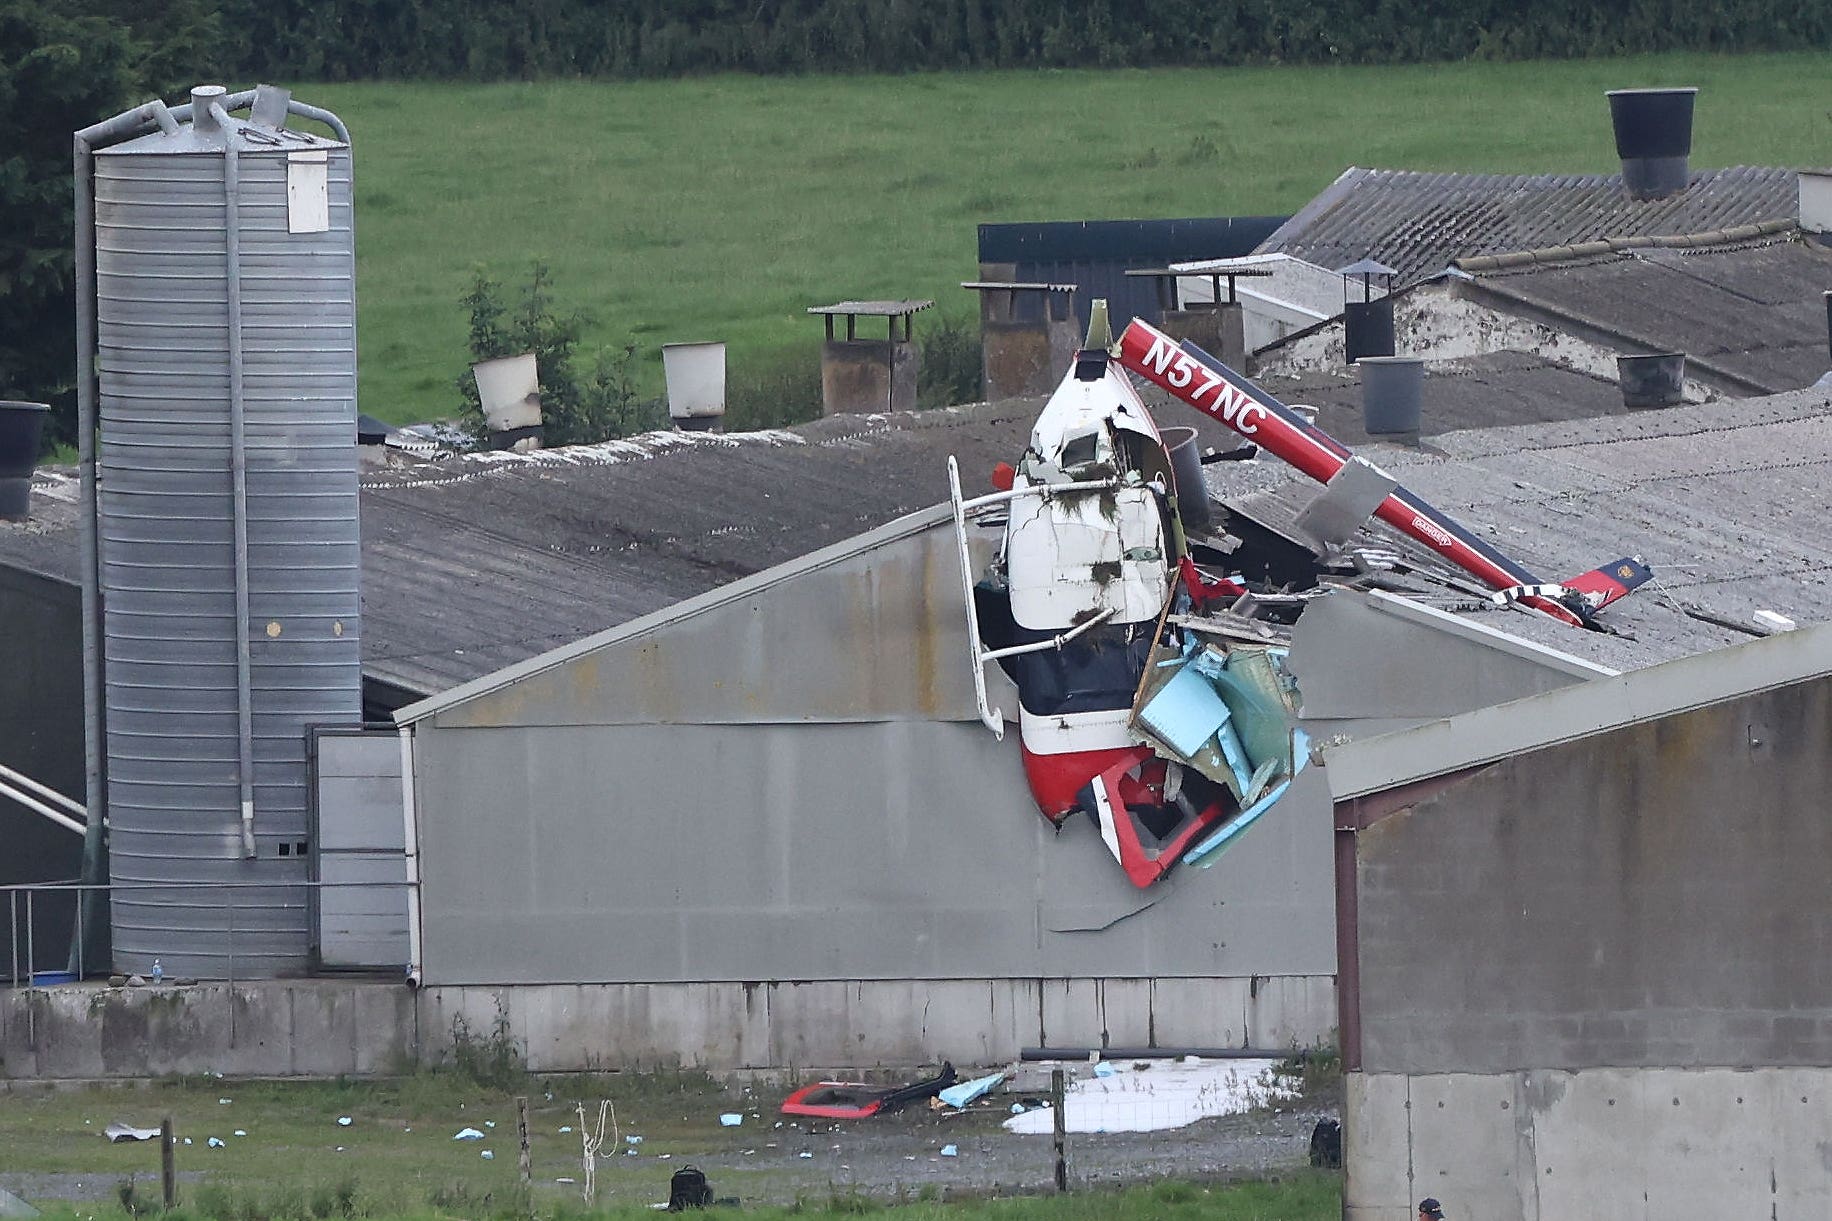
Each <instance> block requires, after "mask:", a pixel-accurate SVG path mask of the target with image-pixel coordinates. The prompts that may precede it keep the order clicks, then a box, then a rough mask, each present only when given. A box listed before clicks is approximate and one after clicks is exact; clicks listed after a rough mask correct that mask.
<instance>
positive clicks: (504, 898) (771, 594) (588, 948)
mask: <svg viewBox="0 0 1832 1221" xmlns="http://www.w3.org/2000/svg"><path fill="white" fill-rule="evenodd" d="M945 519H946V514H945V512H942V513H937V512H934V511H930V512H929V513H926V514H918V515H915V516H913V517H911V518H906V519H903V521H901V522H897V523H893V524H892V525H891V526H888V527H885V528H884V529H882V530H879V531H874V532H873V533H872V534H870V535H867V536H864V538H863V539H861V540H858V541H856V542H855V543H849V544H842V545H841V546H839V547H836V548H830V549H829V550H828V551H826V552H822V553H817V555H815V556H813V557H809V558H808V559H807V560H804V561H800V562H798V563H797V564H794V565H789V566H786V567H785V568H783V569H776V570H772V571H771V572H770V573H765V574H761V576H759V577H756V578H748V579H746V580H745V581H742V582H739V583H737V584H736V585H734V586H730V587H727V588H726V589H725V590H721V591H716V592H715V593H713V594H711V595H707V596H706V597H704V598H700V599H695V600H694V601H693V602H690V603H686V604H683V606H682V607H679V608H676V609H675V610H673V611H671V612H664V613H663V614H662V615H658V616H654V617H652V618H651V619H650V620H646V621H639V622H638V623H637V624H634V625H631V626H630V627H629V628H627V629H620V630H619V631H618V632H615V633H610V634H607V635H606V636H605V637H601V638H599V639H598V640H596V641H591V642H585V643H584V644H582V645H581V646H578V647H576V648H575V649H572V650H567V651H564V655H563V656H562V657H560V658H557V659H556V658H549V659H546V660H545V661H542V660H539V659H537V662H535V663H530V665H529V666H528V667H525V668H521V669H520V670H519V671H518V672H511V673H510V674H509V675H507V676H506V679H507V681H504V682H498V683H494V684H492V683H485V684H480V685H478V686H477V687H475V688H474V689H472V690H469V691H466V690H465V689H460V691H459V692H457V693H454V695H453V696H452V697H451V698H450V699H449V700H443V701H433V702H430V703H429V704H428V705H423V706H421V707H420V708H419V709H409V710H407V714H406V715H407V717H408V719H409V720H410V721H412V722H413V733H414V739H413V744H414V772H415V782H414V791H415V809H416V812H417V819H418V839H419V853H420V857H419V863H420V877H421V912H422V917H421V928H422V938H423V942H422V946H421V965H422V971H423V975H422V979H423V983H424V984H425V985H426V986H427V987H428V988H441V987H450V986H454V985H478V986H483V987H484V988H486V989H487V988H489V987H490V986H495V985H526V986H528V988H527V989H524V990H523V992H522V994H521V995H522V997H523V999H524V1000H526V999H528V998H530V997H534V996H535V992H534V991H533V990H536V989H540V988H543V987H548V986H551V987H555V988H566V987H570V986H572V985H592V984H603V985H659V984H689V985H693V984H716V983H719V982H721V981H724V982H726V983H729V984H732V985H734V987H733V988H732V989H731V993H732V995H734V996H736V995H737V992H738V988H737V985H745V984H747V983H749V984H753V985H754V984H757V983H760V982H763V981H782V982H783V983H784V984H786V983H787V981H853V983H852V986H853V987H854V988H855V990H859V991H856V993H855V994H856V995H857V996H858V997H860V998H865V997H866V995H867V993H870V995H871V996H872V997H877V998H882V997H885V996H888V995H889V992H888V991H886V990H885V989H901V991H898V992H897V995H898V996H899V997H907V994H908V992H909V989H910V986H911V985H909V984H908V983H907V982H901V981H948V980H954V981H979V982H977V983H975V984H974V985H973V986H972V987H971V988H969V989H966V990H965V991H963V992H961V993H959V994H958V995H959V996H960V997H961V998H962V999H961V1002H960V1003H962V1004H965V1005H967V1006H968V1007H969V1008H970V1009H971V1008H974V1007H977V1010H978V1011H983V1012H984V1016H983V1020H984V1021H985V1022H986V1023H992V1022H994V1021H995V1020H996V1018H995V1015H994V1014H993V1013H992V1012H991V1010H992V1009H997V1008H998V1007H999V1006H1001V1005H1006V1006H1009V1005H1011V1004H1017V1005H1030V1006H1032V1007H1033V1011H1034V1012H1036V1013H1039V1014H1040V1013H1042V1012H1043V1010H1044V1009H1045V1008H1046V1006H1045V1003H1044V1001H1043V1000H1042V999H1040V996H1039V995H1038V993H1039V989H1041V988H1043V987H1046V986H1047V985H1046V984H1045V982H1044V981H1048V980H1052V979H1054V980H1058V981H1060V980H1064V979H1069V980H1119V979H1124V980H1128V981H1133V982H1140V983H1141V988H1148V986H1149V981H1151V980H1157V981H1164V982H1168V981H1175V980H1188V981H1192V987H1191V988H1190V989H1186V990H1185V991H1184V992H1181V993H1178V994H1177V998H1176V1000H1175V1006H1176V1009H1177V1017H1178V1021H1177V1022H1176V1023H1174V1025H1175V1026H1176V1028H1177V1029H1179V1030H1182V1031H1184V1032H1185V1035H1186V1039H1187V1040H1195V1039H1196V1036H1197V1035H1198V1034H1199V1033H1200V1032H1201V1031H1202V1029H1203V1028H1204V1026H1205V1019H1206V1028H1207V1029H1208V1030H1209V1031H1211V1032H1212V1035H1213V1037H1220V1035H1221V1034H1222V1032H1223V1031H1232V1032H1233V1034H1234V1036H1235V1037H1236V1038H1243V1037H1248V1036H1247V1035H1245V1034H1243V1030H1242V1023H1241V1020H1240V1013H1241V1011H1242V1010H1241V1006H1240V1005H1238V1004H1234V1002H1233V1000H1232V993H1231V992H1230V991H1229V989H1230V988H1231V987H1232V986H1233V983H1228V984H1223V983H1221V982H1219V981H1233V982H1234V983H1238V984H1239V986H1240V988H1241V990H1242V993H1243V994H1244V993H1245V992H1247V991H1250V990H1254V985H1253V983H1252V977H1256V976H1258V977H1279V978H1281V979H1294V978H1299V977H1302V978H1303V979H1304V980H1306V981H1307V982H1306V984H1305V985H1304V987H1305V990H1306V995H1307V996H1308V997H1309V998H1310V999H1309V1000H1308V1001H1306V1002H1305V1004H1306V1005H1307V1006H1308V1008H1307V1010H1306V1012H1307V1017H1306V1019H1305V1022H1304V1030H1303V1032H1302V1033H1303V1038H1304V1041H1314V1040H1315V1039H1318V1038H1321V1037H1324V1036H1325V1035H1327V1033H1328V1031H1329V1030H1330V1029H1331V1028H1332V1027H1333V1026H1334V1020H1333V1019H1334V1015H1333V1006H1331V1005H1330V1004H1328V1003H1327V1001H1325V1002H1324V1003H1322V1004H1317V1003H1316V1000H1315V998H1316V996H1318V995H1323V996H1325V997H1327V995H1328V991H1329V988H1330V987H1331V980H1330V977H1331V976H1332V975H1333V973H1334V969H1335V945H1334V905H1333V903H1332V901H1331V886H1332V883H1331V864H1330V862H1331V834H1332V832H1331V825H1330V824H1331V816H1330V807H1329V800H1328V795H1327V786H1326V785H1324V784H1323V782H1322V780H1321V777H1317V778H1316V779H1315V780H1314V781H1313V782H1312V784H1313V785H1314V789H1308V790H1307V792H1306V793H1305V794H1294V795H1293V796H1292V797H1290V798H1288V799H1287V800H1286V801H1285V802H1282V803H1281V806H1280V813H1279V816H1278V817H1274V818H1268V819H1266V820H1265V821H1264V822H1263V823H1262V824H1261V825H1259V826H1256V827H1255V828H1254V829H1253V830H1252V832H1251V833H1249V834H1248V835H1246V836H1244V837H1242V839H1241V841H1240V842H1239V843H1238V844H1237V845H1236V846H1234V847H1232V848H1230V850H1229V851H1228V852H1227V853H1226V854H1225V855H1224V856H1223V857H1222V858H1221V861H1220V863H1219V864H1218V865H1216V866H1215V867H1214V868H1213V869H1211V870H1207V871H1201V870H1184V871H1181V872H1179V873H1178V874H1176V875H1173V877H1172V878H1171V879H1170V880H1169V881H1167V882H1166V883H1163V884H1160V885H1159V886H1157V887H1154V888H1152V889H1150V890H1145V891H1141V890H1137V889H1135V888H1134V887H1132V886H1131V885H1130V884H1129V883H1128V882H1127V881H1126V880H1125V878H1124V877H1123V875H1122V874H1121V873H1120V871H1119V870H1118V869H1117V868H1116V867H1115V866H1114V863H1113V861H1112V860H1111V858H1110V857H1109V856H1108V854H1107V852H1106V850H1105V848H1104V847H1103V846H1102V845H1101V843H1100V841H1099V837H1098V835H1097V834H1096V832H1095V829H1094V827H1093V826H1092V825H1091V824H1086V823H1085V821H1084V820H1075V821H1072V822H1071V823H1070V825H1069V826H1068V827H1067V828H1065V829H1064V830H1063V831H1062V832H1061V833H1060V834H1056V833H1054V832H1053V831H1052V830H1051V829H1050V828H1049V827H1048V825H1047V824H1046V823H1045V822H1044V821H1043V820H1042V818H1041V817H1039V815H1038V814H1037V812H1036V809H1035V806H1034V804H1033V802H1032V799H1031V796H1030V793H1029V790H1028V788H1027V786H1026V784H1025V781H1024V776H1023V772H1022V768H1021V765H1020V761H1019V754H1018V745H1017V742H1016V741H1015V740H1014V739H1015V735H1009V736H1008V737H1007V740H1006V741H1004V742H1000V741H997V740H995V739H994V738H993V737H992V735H991V734H989V733H987V732H986V731H985V730H984V729H983V728H982V727H980V726H979V725H978V724H977V719H976V714H975V711H974V704H973V696H972V687H971V681H970V674H969V671H968V669H967V665H968V663H967V655H968V654H967V647H966V641H965V615H964V613H963V611H962V609H961V604H960V592H959V590H960V586H959V576H958V567H957V563H956V561H955V559H954V556H953V547H954V543H953V539H952V535H951V530H950V529H949V528H948V527H947V526H945V525H943V524H941V523H942V522H944V521H945ZM1010 694H1011V693H1010V692H1009V690H1007V692H1006V695H1007V699H1008V707H1012V708H1015V703H1012V702H1010V698H1009V697H1010ZM1306 797H1308V799H1305V798H1306ZM868 981H887V983H886V984H885V988H883V989H879V988H873V987H872V986H871V985H870V984H869V982H868ZM889 981H898V982H889ZM1013 981H1017V983H1018V984H1019V985H1021V986H1019V987H1012V986H1010V985H1012V984H1013ZM1210 981H1216V982H1215V984H1214V987H1213V988H1212V989H1210V988H1206V987H1205V985H1206V984H1207V983H1209V982H1210ZM861 989H862V990H861ZM1026 989H1028V991H1026ZM588 990H589V989H588ZM918 990H921V989H920V986H918ZM931 991H933V992H934V994H935V995H936V996H946V995H950V994H949V993H947V991H946V990H945V989H941V988H936V989H933V990H931ZM1166 996H1167V997H1168V996H1169V994H1168V993H1166ZM1025 997H1030V999H1028V1000H1027V999H1024V998H1025ZM1001 998H1005V999H1001ZM518 1003H519V1002H518ZM540 1003H550V1002H547V1001H543V1002H540ZM551 1003H559V1002H551ZM579 1003H580V1004H588V1005H589V1004H590V1003H591V1002H588V1001H585V1000H580V1001H579ZM878 1003H880V1001H879V1000H875V999H874V1000H870V1001H869V1003H866V1004H865V1005H864V1008H865V1010H869V1009H870V1007H871V1005H874V1004H878ZM1165 1003H1166V1004H1167V1005H1169V1004H1171V1002H1170V1001H1169V1000H1168V999H1167V1000H1166V1002H1165ZM1231 1004H1232V1005H1233V1008H1232V1012H1230V1005H1231ZM1295 1004H1296V1002H1294V1005H1295ZM1114 1010H1115V1012H1114V1019H1115V1021H1114V1025H1113V1026H1112V1027H1111V1028H1110V1029H1109V1030H1107V1031H1105V1032H1100V1031H1099V1030H1098V1027H1096V1032H1097V1033H1104V1034H1109V1035H1110V1041H1111V1042H1112V1043H1113V1044H1115V1045H1118V1044H1122V1043H1147V1042H1150V1041H1151V1040H1152V1034H1153V1032H1152V1030H1151V1029H1150V1026H1151V1023H1152V1020H1153V1019H1152V1014H1151V1006H1150V1005H1149V1004H1127V1005H1115V1006H1114ZM1192 1015H1194V1016H1192ZM1166 1017H1167V1019H1168V1018H1169V1017H1170V1014H1169V1012H1168V1010H1167V1013H1166ZM777 1020H778V1021H781V1022H792V1021H794V1020H795V1019H793V1018H792V1017H790V1016H789V1015H788V1013H787V1011H786V1010H785V1011H783V1012H781V1013H779V1014H778V1019H777ZM803 1020H804V1022H805V1023H812V1024H813V1026H808V1027H806V1029H813V1028H815V1027H819V1028H821V1029H833V1028H834V1027H836V1026H838V1025H843V1024H844V1022H843V1021H842V1020H838V1019H836V1018H835V1015H833V1014H832V1013H826V1014H822V1013H816V1012H814V1011H813V1010H810V1011H809V1012H808V1013H807V1014H806V1015H805V1018H804V1019H803ZM961 1020H962V1019H961V1016H960V1015H959V1014H958V1013H956V1014H954V1015H952V1016H944V1015H943V1014H942V1013H941V1012H940V1011H939V1010H938V1011H937V1012H936V1014H935V1021H936V1023H937V1027H938V1028H940V1026H941V1025H942V1024H943V1023H944V1022H955V1023H958V1022H959V1021H961ZM1172 1025H1173V1023H1171V1022H1169V1021H1168V1020H1167V1022H1166V1026H1165V1029H1169V1028H1171V1026H1172ZM1019 1026H1023V1027H1024V1028H1025V1029H1027V1030H1034V1029H1037V1023H1035V1022H1028V1023H1024V1022H1020V1023H1018V1024H1016V1025H1014V1027H1013V1029H1017V1028H1018V1027H1019ZM1044 1033H1046V1034H1047V1031H1045V1032H1044ZM1080 1033H1082V1034H1084V1035H1085V1034H1087V1033H1088V1029H1087V1027H1086V1025H1085V1024H1084V1025H1083V1026H1082V1028H1081V1031H1080ZM860 1034H861V1035H862V1037H863V1039H864V1041H865V1042H864V1045H861V1043H860V1042H859V1041H858V1040H857V1039H855V1040H853V1041H852V1043H851V1048H850V1051H851V1052H852V1053H854V1054H855V1055H863V1056H864V1058H865V1059H866V1060H867V1062H869V1061H871V1060H873V1059H876V1058H879V1055H880V1054H881V1055H882V1056H889V1057H893V1058H895V1057H896V1056H897V1055H899V1054H900V1053H899V1052H898V1051H897V1049H896V1047H893V1046H892V1043H893V1042H895V1041H896V1040H898V1039H902V1038H903V1036H902V1035H901V1034H899V1033H898V1032H897V1031H894V1030H892V1029H891V1028H890V1027H889V1026H888V1025H885V1026H884V1027H883V1028H881V1029H864V1030H862V1031H861V1032H860ZM758 1037H759V1038H760V1039H761V1038H763V1036H758ZM798 1037H799V1036H798V1035H797V1034H796V1033H795V1032H794V1031H792V1030H773V1031H772V1032H771V1033H770V1034H769V1036H768V1038H767V1039H764V1042H765V1043H766V1044H767V1045H769V1046H774V1047H776V1048H778V1049H780V1048H783V1047H798V1046H799V1047H802V1048H803V1049H804V1050H806V1044H805V1043H798V1042H797V1040H798ZM1014 1037H1016V1036H1014ZM1025 1037H1029V1036H1028V1035H1026V1036H1025ZM873 1039H879V1041H880V1044H881V1046H878V1047H874V1046H873V1045H872V1040H873ZM1097 1041H1099V1040H1097ZM1196 1041H1199V1040H1196ZM732 1050H733V1053H734V1054H735V1053H736V1048H734V1049H732ZM827 1050H828V1055H827V1056H826V1057H825V1058H827V1059H832V1058H833V1055H834V1054H835V1052H836V1049H835V1048H832V1047H829V1048H828V1049H827ZM847 1050H848V1049H847V1048H844V1047H841V1048H838V1049H837V1053H838V1054H839V1055H842V1056H844V1055H846V1053H847ZM1001 1050H1004V1047H1003V1045H1001ZM754 1051H755V1054H759V1055H762V1054H768V1052H767V1050H755V1049H754ZM804 1062H806V1061H804ZM815 1062H818V1060H817V1061H815ZM835 1062H837V1063H852V1062H855V1061H854V1060H853V1059H850V1058H847V1059H839V1060H837V1061H835Z"/></svg>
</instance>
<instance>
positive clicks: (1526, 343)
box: [1254, 220, 1832, 402]
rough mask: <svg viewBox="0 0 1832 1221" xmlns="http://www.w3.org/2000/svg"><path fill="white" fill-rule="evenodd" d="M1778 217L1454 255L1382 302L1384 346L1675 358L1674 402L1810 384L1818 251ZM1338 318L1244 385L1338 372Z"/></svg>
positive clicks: (1607, 361) (1823, 355) (1274, 356)
mask: <svg viewBox="0 0 1832 1221" xmlns="http://www.w3.org/2000/svg"><path fill="white" fill-rule="evenodd" d="M1820 239H1821V235H1820V234H1818V233H1814V232H1812V231H1809V230H1806V229H1803V228H1802V227H1801V226H1800V225H1798V224H1796V223H1794V222H1793V221H1791V220H1788V221H1777V222H1774V223H1770V224H1767V225H1761V226H1752V227H1748V228H1745V229H1741V230H1735V229H1733V230H1721V231H1715V232H1711V233H1699V234H1692V235H1686V236H1682V237H1678V238H1672V239H1664V238H1663V239H1650V240H1647V241H1631V240H1622V241H1617V242H1614V243H1609V242H1599V243H1597V244H1595V245H1594V246H1593V247H1588V248H1586V247H1581V246H1579V247H1565V248H1557V249H1542V250H1527V251H1520V252H1516V253H1514V254H1507V255H1494V256H1489V255H1484V256H1477V257H1472V258H1468V259H1463V260H1460V261H1458V262H1457V263H1456V264H1454V265H1453V266H1452V268H1451V270H1450V271H1449V272H1448V273H1446V274H1444V275H1440V276H1436V277H1434V278H1432V279H1429V280H1427V281H1425V282H1423V283H1420V284H1417V285H1414V286H1413V287H1411V288H1407V289H1402V290H1400V291H1398V292H1396V293H1394V294H1393V295H1392V296H1391V297H1389V298H1387V299H1386V300H1387V301H1388V302H1390V304H1391V310H1392V318H1393V333H1394V335H1395V336H1396V339H1397V343H1396V347H1397V350H1398V351H1400V352H1401V353H1403V354H1406V355H1410V356H1414V357H1418V358H1421V359H1423V360H1426V361H1427V362H1437V361H1445V360H1464V359H1469V358H1472V357H1481V356H1486V355H1490V354H1494V353H1500V352H1522V351H1524V352H1532V353H1535V354H1538V355H1540V356H1543V357H1544V358H1546V359H1547V360H1550V361H1553V362H1556V363H1558V364H1560V365H1563V366H1565V367H1567V368H1569V369H1571V370H1573V371H1575V372H1579V373H1587V374H1589V375H1591V376H1593V377H1609V378H1613V377H1615V376H1616V371H1617V365H1616V358H1617V357H1619V356H1636V355H1641V354H1651V353H1667V352H1673V353H1681V354H1683V355H1684V356H1685V358H1686V360H1685V366H1684V368H1685V384H1684V387H1683V393H1684V397H1685V398H1686V399H1687V400H1688V401H1693V402H1697V401H1701V400H1703V399H1704V398H1706V397H1708V396H1711V395H1728V396H1731V397H1745V396H1749V395H1762V394H1776V393H1780V392H1781V391H1783V390H1794V389H1798V388H1800V387H1802V386H1810V385H1812V384H1813V383H1814V382H1815V381H1816V380H1818V378H1819V377H1821V376H1822V375H1823V374H1824V373H1825V372H1826V371H1827V369H1828V367H1832V356H1829V355H1828V351H1827V330H1826V328H1827V321H1826V312H1825V292H1826V287H1825V286H1826V285H1827V284H1828V283H1832V247H1828V246H1827V245H1826V244H1824V242H1823V241H1822V240H1820ZM1345 343H1346V335H1345V332H1344V327H1343V325H1342V323H1341V322H1340V321H1339V320H1332V321H1330V322H1326V323H1322V324H1319V325H1317V326H1315V327H1312V328H1310V329H1308V330H1305V331H1300V332H1296V333H1294V334H1292V335H1290V336H1289V337H1287V338H1286V339H1284V340H1282V341H1280V342H1278V343H1276V344H1274V345H1272V346H1271V347H1269V348H1267V349H1264V350H1262V351H1260V352H1259V353H1258V354H1257V356H1256V359H1255V364H1254V368H1255V371H1256V373H1257V374H1258V375H1260V376H1265V377H1271V378H1275V379H1276V378H1278V377H1281V376H1294V377H1303V376H1313V375H1317V374H1324V373H1329V372H1334V371H1335V370H1337V369H1339V368H1341V367H1342V366H1343V364H1344V363H1345V346H1344V345H1345Z"/></svg>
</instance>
